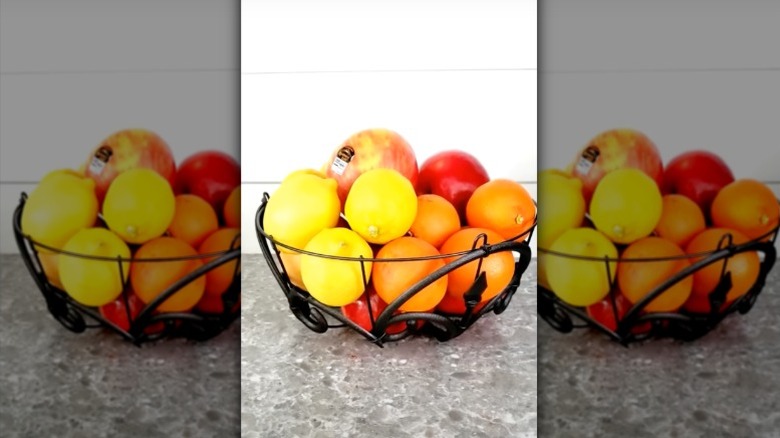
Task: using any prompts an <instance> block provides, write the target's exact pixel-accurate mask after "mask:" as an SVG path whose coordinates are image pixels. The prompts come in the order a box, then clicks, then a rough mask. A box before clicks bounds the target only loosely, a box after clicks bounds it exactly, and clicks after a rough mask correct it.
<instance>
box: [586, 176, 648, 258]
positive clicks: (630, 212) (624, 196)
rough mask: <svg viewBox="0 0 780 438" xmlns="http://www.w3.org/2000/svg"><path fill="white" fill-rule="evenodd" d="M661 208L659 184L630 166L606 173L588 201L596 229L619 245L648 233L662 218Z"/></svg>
mask: <svg viewBox="0 0 780 438" xmlns="http://www.w3.org/2000/svg"><path fill="white" fill-rule="evenodd" d="M662 209H663V197H662V195H661V190H660V189H659V188H658V184H656V182H655V181H654V180H653V179H652V178H650V177H649V176H648V175H647V174H646V173H644V172H642V171H641V170H638V169H632V168H627V169H618V170H613V171H612V172H609V173H608V174H606V175H605V176H604V178H602V179H601V181H599V184H598V185H597V186H596V190H595V191H594V192H593V198H592V199H591V201H590V217H591V219H592V221H593V224H594V225H595V227H596V229H597V230H599V231H601V232H602V233H604V235H606V236H607V237H609V239H610V240H612V241H613V242H615V243H622V244H629V243H632V242H634V241H636V240H639V239H641V238H642V237H647V236H648V235H650V233H652V232H653V230H654V229H655V227H656V225H658V222H659V221H660V220H661V211H662Z"/></svg>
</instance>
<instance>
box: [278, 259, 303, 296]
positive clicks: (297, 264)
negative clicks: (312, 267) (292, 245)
mask: <svg viewBox="0 0 780 438" xmlns="http://www.w3.org/2000/svg"><path fill="white" fill-rule="evenodd" d="M279 256H280V258H281V260H282V265H284V270H285V271H286V272H287V277H289V278H290V282H291V283H292V284H294V285H295V286H298V287H299V288H301V289H303V290H306V286H305V285H304V284H303V277H301V253H299V252H281V251H280V252H279Z"/></svg>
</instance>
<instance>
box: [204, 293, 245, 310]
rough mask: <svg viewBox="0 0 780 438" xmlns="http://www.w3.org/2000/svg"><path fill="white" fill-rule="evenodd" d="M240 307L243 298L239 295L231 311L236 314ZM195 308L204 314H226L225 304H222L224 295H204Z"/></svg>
mask: <svg viewBox="0 0 780 438" xmlns="http://www.w3.org/2000/svg"><path fill="white" fill-rule="evenodd" d="M240 307H241V296H240V295H239V297H238V300H237V302H236V304H235V306H234V307H233V309H231V310H232V311H233V312H236V311H238V309H239V308H240ZM195 308H196V309H197V310H198V311H200V312H203V313H213V314H220V313H224V312H225V304H224V303H223V302H222V295H206V294H204V295H203V297H202V298H201V299H200V301H198V304H197V305H196V306H195Z"/></svg>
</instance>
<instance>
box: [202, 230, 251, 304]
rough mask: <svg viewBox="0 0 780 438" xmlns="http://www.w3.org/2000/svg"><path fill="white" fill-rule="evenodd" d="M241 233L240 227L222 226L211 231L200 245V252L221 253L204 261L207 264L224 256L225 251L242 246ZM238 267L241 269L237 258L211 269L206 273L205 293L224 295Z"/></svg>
mask: <svg viewBox="0 0 780 438" xmlns="http://www.w3.org/2000/svg"><path fill="white" fill-rule="evenodd" d="M240 234H241V230H240V229H238V228H220V229H219V230H217V231H215V232H213V233H211V234H210V235H209V237H207V238H206V240H204V241H203V243H201V245H200V246H199V247H198V253H199V254H203V255H205V254H215V253H219V255H215V256H213V257H206V258H204V259H203V263H204V264H206V263H209V262H211V261H212V260H214V259H217V258H219V257H222V255H223V254H224V253H225V252H228V251H229V250H231V249H235V248H240V247H241V239H240V237H239V236H240ZM237 269H239V267H238V260H237V259H235V260H231V261H229V262H227V263H223V264H221V265H219V266H217V267H216V268H213V269H211V270H209V271H208V272H207V273H206V288H205V293H206V294H208V295H222V294H223V293H225V291H227V290H228V288H229V287H230V285H231V284H233V280H234V279H235V276H236V270H237Z"/></svg>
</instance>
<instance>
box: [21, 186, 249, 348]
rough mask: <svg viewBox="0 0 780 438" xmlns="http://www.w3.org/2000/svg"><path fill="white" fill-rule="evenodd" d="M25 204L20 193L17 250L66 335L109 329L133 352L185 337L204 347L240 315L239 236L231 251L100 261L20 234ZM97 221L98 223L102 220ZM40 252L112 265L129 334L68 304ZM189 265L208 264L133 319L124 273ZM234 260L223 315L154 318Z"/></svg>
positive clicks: (162, 315) (96, 312)
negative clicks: (151, 265) (146, 265)
mask: <svg viewBox="0 0 780 438" xmlns="http://www.w3.org/2000/svg"><path fill="white" fill-rule="evenodd" d="M26 201H27V194H26V193H24V192H23V193H22V194H21V197H20V201H19V205H18V206H17V207H16V209H15V211H14V216H13V225H14V237H15V239H16V244H17V246H18V248H19V252H20V254H21V256H22V260H24V264H25V266H26V267H27V270H28V271H29V272H30V274H31V275H32V277H33V280H34V281H35V284H36V286H38V289H39V290H40V292H41V294H42V295H43V298H44V299H45V301H46V306H47V309H48V311H49V313H50V314H51V315H52V316H53V317H54V319H55V320H57V321H58V322H59V323H60V324H61V325H62V326H64V327H65V328H66V329H68V330H70V331H72V332H74V333H82V332H84V331H86V329H92V328H100V327H102V328H107V329H109V330H112V331H114V332H116V333H118V334H119V335H120V336H121V337H122V338H124V339H126V340H127V341H130V342H131V343H133V344H135V345H136V346H140V345H141V344H143V343H146V342H150V341H156V340H159V339H162V338H165V337H183V338H186V339H190V340H193V341H205V340H208V339H210V338H212V337H214V336H216V335H218V334H219V333H221V332H222V331H224V330H225V329H226V328H227V327H229V326H230V325H231V324H232V323H233V321H235V320H236V319H237V318H238V316H239V314H240V294H241V281H240V270H241V265H240V254H241V241H240V234H238V235H237V236H236V237H235V238H234V239H233V241H232V242H231V247H230V249H229V250H226V251H223V252H218V253H209V254H199V255H195V256H187V257H175V258H154V259H140V258H122V257H121V256H117V257H102V256H92V255H86V254H77V253H72V252H67V251H63V250H61V249H56V248H52V247H49V246H47V245H44V244H42V243H40V242H37V241H35V240H33V239H32V238H31V237H30V236H29V235H26V234H24V232H23V230H22V227H21V217H22V212H23V210H24V206H25V203H26ZM99 219H100V220H102V219H101V218H99ZM39 248H40V249H43V250H47V251H49V252H51V253H55V254H58V255H60V256H63V255H64V256H68V257H78V258H83V259H91V260H103V261H106V262H116V263H117V266H118V270H119V274H120V276H119V278H120V279H124V280H123V284H122V293H121V294H120V295H119V299H121V300H122V303H123V304H124V306H123V307H124V310H125V316H126V317H127V321H128V322H129V329H127V330H125V329H124V328H122V327H119V326H118V325H116V324H114V323H113V322H111V321H110V320H108V319H107V318H105V317H103V315H101V313H100V312H99V310H98V308H97V307H93V306H88V305H84V304H81V303H79V302H78V301H76V300H74V299H73V298H71V297H70V295H68V293H67V292H66V291H64V290H62V289H60V288H59V287H57V286H55V285H54V284H52V283H51V281H49V278H48V277H47V275H46V273H45V272H44V269H43V264H42V262H41V259H40V255H39ZM131 248H132V246H131ZM191 259H211V260H210V261H208V262H206V263H203V264H202V265H201V266H200V267H198V268H197V269H195V270H193V271H192V272H189V273H188V274H186V275H184V276H182V277H181V278H179V279H178V280H177V281H175V282H174V283H173V284H171V285H170V286H168V287H167V288H166V289H165V290H164V291H163V292H162V293H160V294H159V295H158V296H157V297H156V298H155V299H153V300H152V301H150V302H149V303H146V304H145V305H144V306H143V308H142V309H141V310H140V312H139V313H138V314H137V315H135V316H133V315H132V314H131V304H130V287H129V282H130V277H129V275H128V276H127V277H125V275H126V273H125V270H126V269H127V267H129V266H131V265H132V263H135V262H160V263H162V262H172V261H182V260H191ZM234 260H235V261H236V264H235V270H234V272H233V281H232V282H231V284H230V286H229V287H228V289H227V290H226V291H225V292H224V293H223V294H222V296H221V299H222V305H223V309H224V310H223V312H221V313H219V314H215V313H205V312H199V311H197V310H195V309H193V310H192V311H191V312H165V313H163V312H160V313H157V312H156V310H157V308H158V307H159V306H160V304H162V303H163V302H164V301H165V300H166V299H168V298H169V297H171V296H172V295H174V294H175V293H177V292H178V291H179V290H180V289H182V288H183V287H185V286H187V285H188V284H190V283H192V282H193V281H195V280H197V279H198V278H200V277H202V276H204V275H206V274H207V273H208V272H209V271H211V270H213V269H216V268H218V267H220V266H222V265H224V264H226V263H229V262H231V261H234Z"/></svg>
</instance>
